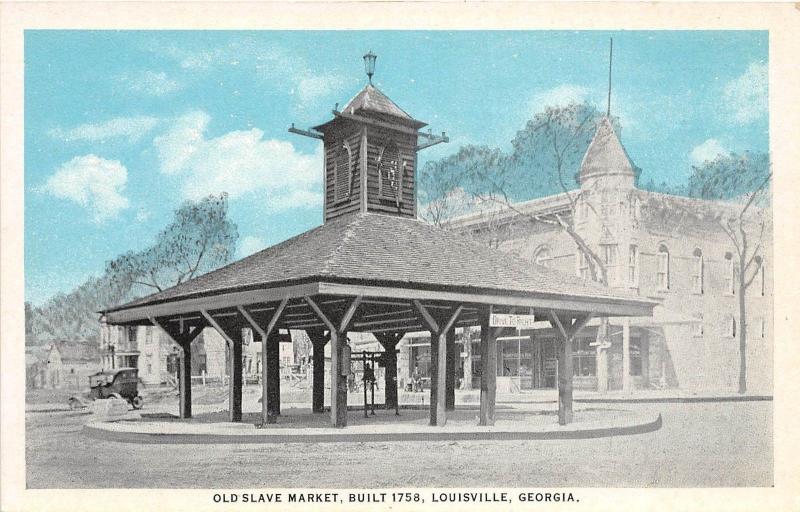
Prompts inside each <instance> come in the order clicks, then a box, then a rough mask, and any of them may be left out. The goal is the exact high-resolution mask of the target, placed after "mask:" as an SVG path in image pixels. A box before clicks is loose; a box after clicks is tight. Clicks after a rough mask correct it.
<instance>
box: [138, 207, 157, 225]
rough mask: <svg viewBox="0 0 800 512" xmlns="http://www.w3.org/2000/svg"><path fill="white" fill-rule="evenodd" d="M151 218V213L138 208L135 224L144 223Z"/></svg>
mask: <svg viewBox="0 0 800 512" xmlns="http://www.w3.org/2000/svg"><path fill="white" fill-rule="evenodd" d="M152 216H153V213H152V212H151V211H150V210H145V209H144V208H139V209H138V210H137V211H136V222H146V221H148V220H150V217H152Z"/></svg>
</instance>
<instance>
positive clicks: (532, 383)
mask: <svg viewBox="0 0 800 512" xmlns="http://www.w3.org/2000/svg"><path fill="white" fill-rule="evenodd" d="M497 351H498V357H497V387H498V390H499V391H500V390H502V391H508V392H514V391H517V390H519V391H525V390H531V389H555V387H556V377H557V376H556V368H557V361H556V350H555V344H554V342H553V340H552V339H537V340H531V338H530V336H508V337H505V338H502V339H498V340H497ZM504 388H505V389H504Z"/></svg>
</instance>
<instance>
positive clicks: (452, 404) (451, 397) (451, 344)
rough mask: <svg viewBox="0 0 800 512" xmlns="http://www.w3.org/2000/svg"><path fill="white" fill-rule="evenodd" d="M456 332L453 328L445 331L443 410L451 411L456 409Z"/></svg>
mask: <svg viewBox="0 0 800 512" xmlns="http://www.w3.org/2000/svg"><path fill="white" fill-rule="evenodd" d="M457 357H458V355H457V354H456V330H455V327H454V328H451V329H450V330H449V331H447V365H446V366H447V375H446V378H445V383H446V386H445V387H446V389H445V409H447V410H448V411H453V410H455V408H456V358H457Z"/></svg>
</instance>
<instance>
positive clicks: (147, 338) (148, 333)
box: [144, 325, 153, 345]
mask: <svg viewBox="0 0 800 512" xmlns="http://www.w3.org/2000/svg"><path fill="white" fill-rule="evenodd" d="M144 342H145V344H146V345H150V344H151V343H153V328H152V327H151V326H149V325H148V326H147V327H145V328H144Z"/></svg>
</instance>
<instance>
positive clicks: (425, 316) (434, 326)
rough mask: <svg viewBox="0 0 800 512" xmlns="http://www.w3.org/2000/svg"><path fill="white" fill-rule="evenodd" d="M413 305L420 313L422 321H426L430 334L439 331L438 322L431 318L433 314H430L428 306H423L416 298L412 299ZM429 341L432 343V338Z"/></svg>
mask: <svg viewBox="0 0 800 512" xmlns="http://www.w3.org/2000/svg"><path fill="white" fill-rule="evenodd" d="M414 306H415V307H416V308H417V311H419V314H420V315H422V320H423V322H424V323H426V324H427V325H428V328H429V329H430V331H431V334H433V333H437V334H438V333H439V324H438V323H437V322H436V319H435V318H433V316H432V315H431V314H430V312H429V311H428V308H426V307H425V306H423V305H422V303H421V302H420V301H418V300H415V301H414ZM431 343H433V340H431Z"/></svg>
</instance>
